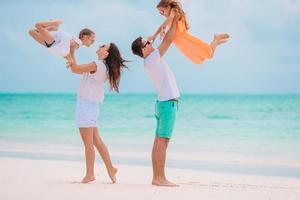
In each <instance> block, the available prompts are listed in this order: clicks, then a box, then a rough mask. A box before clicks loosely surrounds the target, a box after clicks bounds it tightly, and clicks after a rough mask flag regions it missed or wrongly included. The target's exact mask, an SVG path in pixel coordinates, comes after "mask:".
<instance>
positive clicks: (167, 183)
mask: <svg viewBox="0 0 300 200" xmlns="http://www.w3.org/2000/svg"><path fill="white" fill-rule="evenodd" d="M152 185H155V186H160V187H179V185H177V184H175V183H172V182H170V181H168V180H166V179H165V180H153V181H152Z"/></svg>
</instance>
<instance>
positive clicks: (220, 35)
mask: <svg viewBox="0 0 300 200" xmlns="http://www.w3.org/2000/svg"><path fill="white" fill-rule="evenodd" d="M229 38H230V35H229V34H227V33H225V34H216V35H214V40H217V41H220V40H224V39H227V40H228V39H229Z"/></svg>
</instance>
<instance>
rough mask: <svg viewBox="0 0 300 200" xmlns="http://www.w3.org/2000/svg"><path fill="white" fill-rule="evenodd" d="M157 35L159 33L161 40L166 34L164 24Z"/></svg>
mask: <svg viewBox="0 0 300 200" xmlns="http://www.w3.org/2000/svg"><path fill="white" fill-rule="evenodd" d="M159 35H160V39H161V40H163V39H164V37H165V35H166V27H165V26H162V27H161V29H160V34H159Z"/></svg>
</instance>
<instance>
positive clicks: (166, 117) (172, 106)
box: [155, 100, 178, 139]
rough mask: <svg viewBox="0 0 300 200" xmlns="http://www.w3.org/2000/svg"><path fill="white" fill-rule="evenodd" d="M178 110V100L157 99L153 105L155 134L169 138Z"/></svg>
mask: <svg viewBox="0 0 300 200" xmlns="http://www.w3.org/2000/svg"><path fill="white" fill-rule="evenodd" d="M177 111H178V101H173V100H170V101H157V102H156V105H155V118H156V122H157V125H156V136H157V137H160V138H168V139H170V138H171V137H172V134H173V129H174V125H175V121H176V116H177Z"/></svg>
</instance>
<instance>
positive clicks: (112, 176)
mask: <svg viewBox="0 0 300 200" xmlns="http://www.w3.org/2000/svg"><path fill="white" fill-rule="evenodd" d="M107 172H108V175H109V177H110V179H111V181H112V183H116V182H117V177H116V174H117V172H118V169H117V168H114V167H113V168H112V169H111V170H109V171H107Z"/></svg>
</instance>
